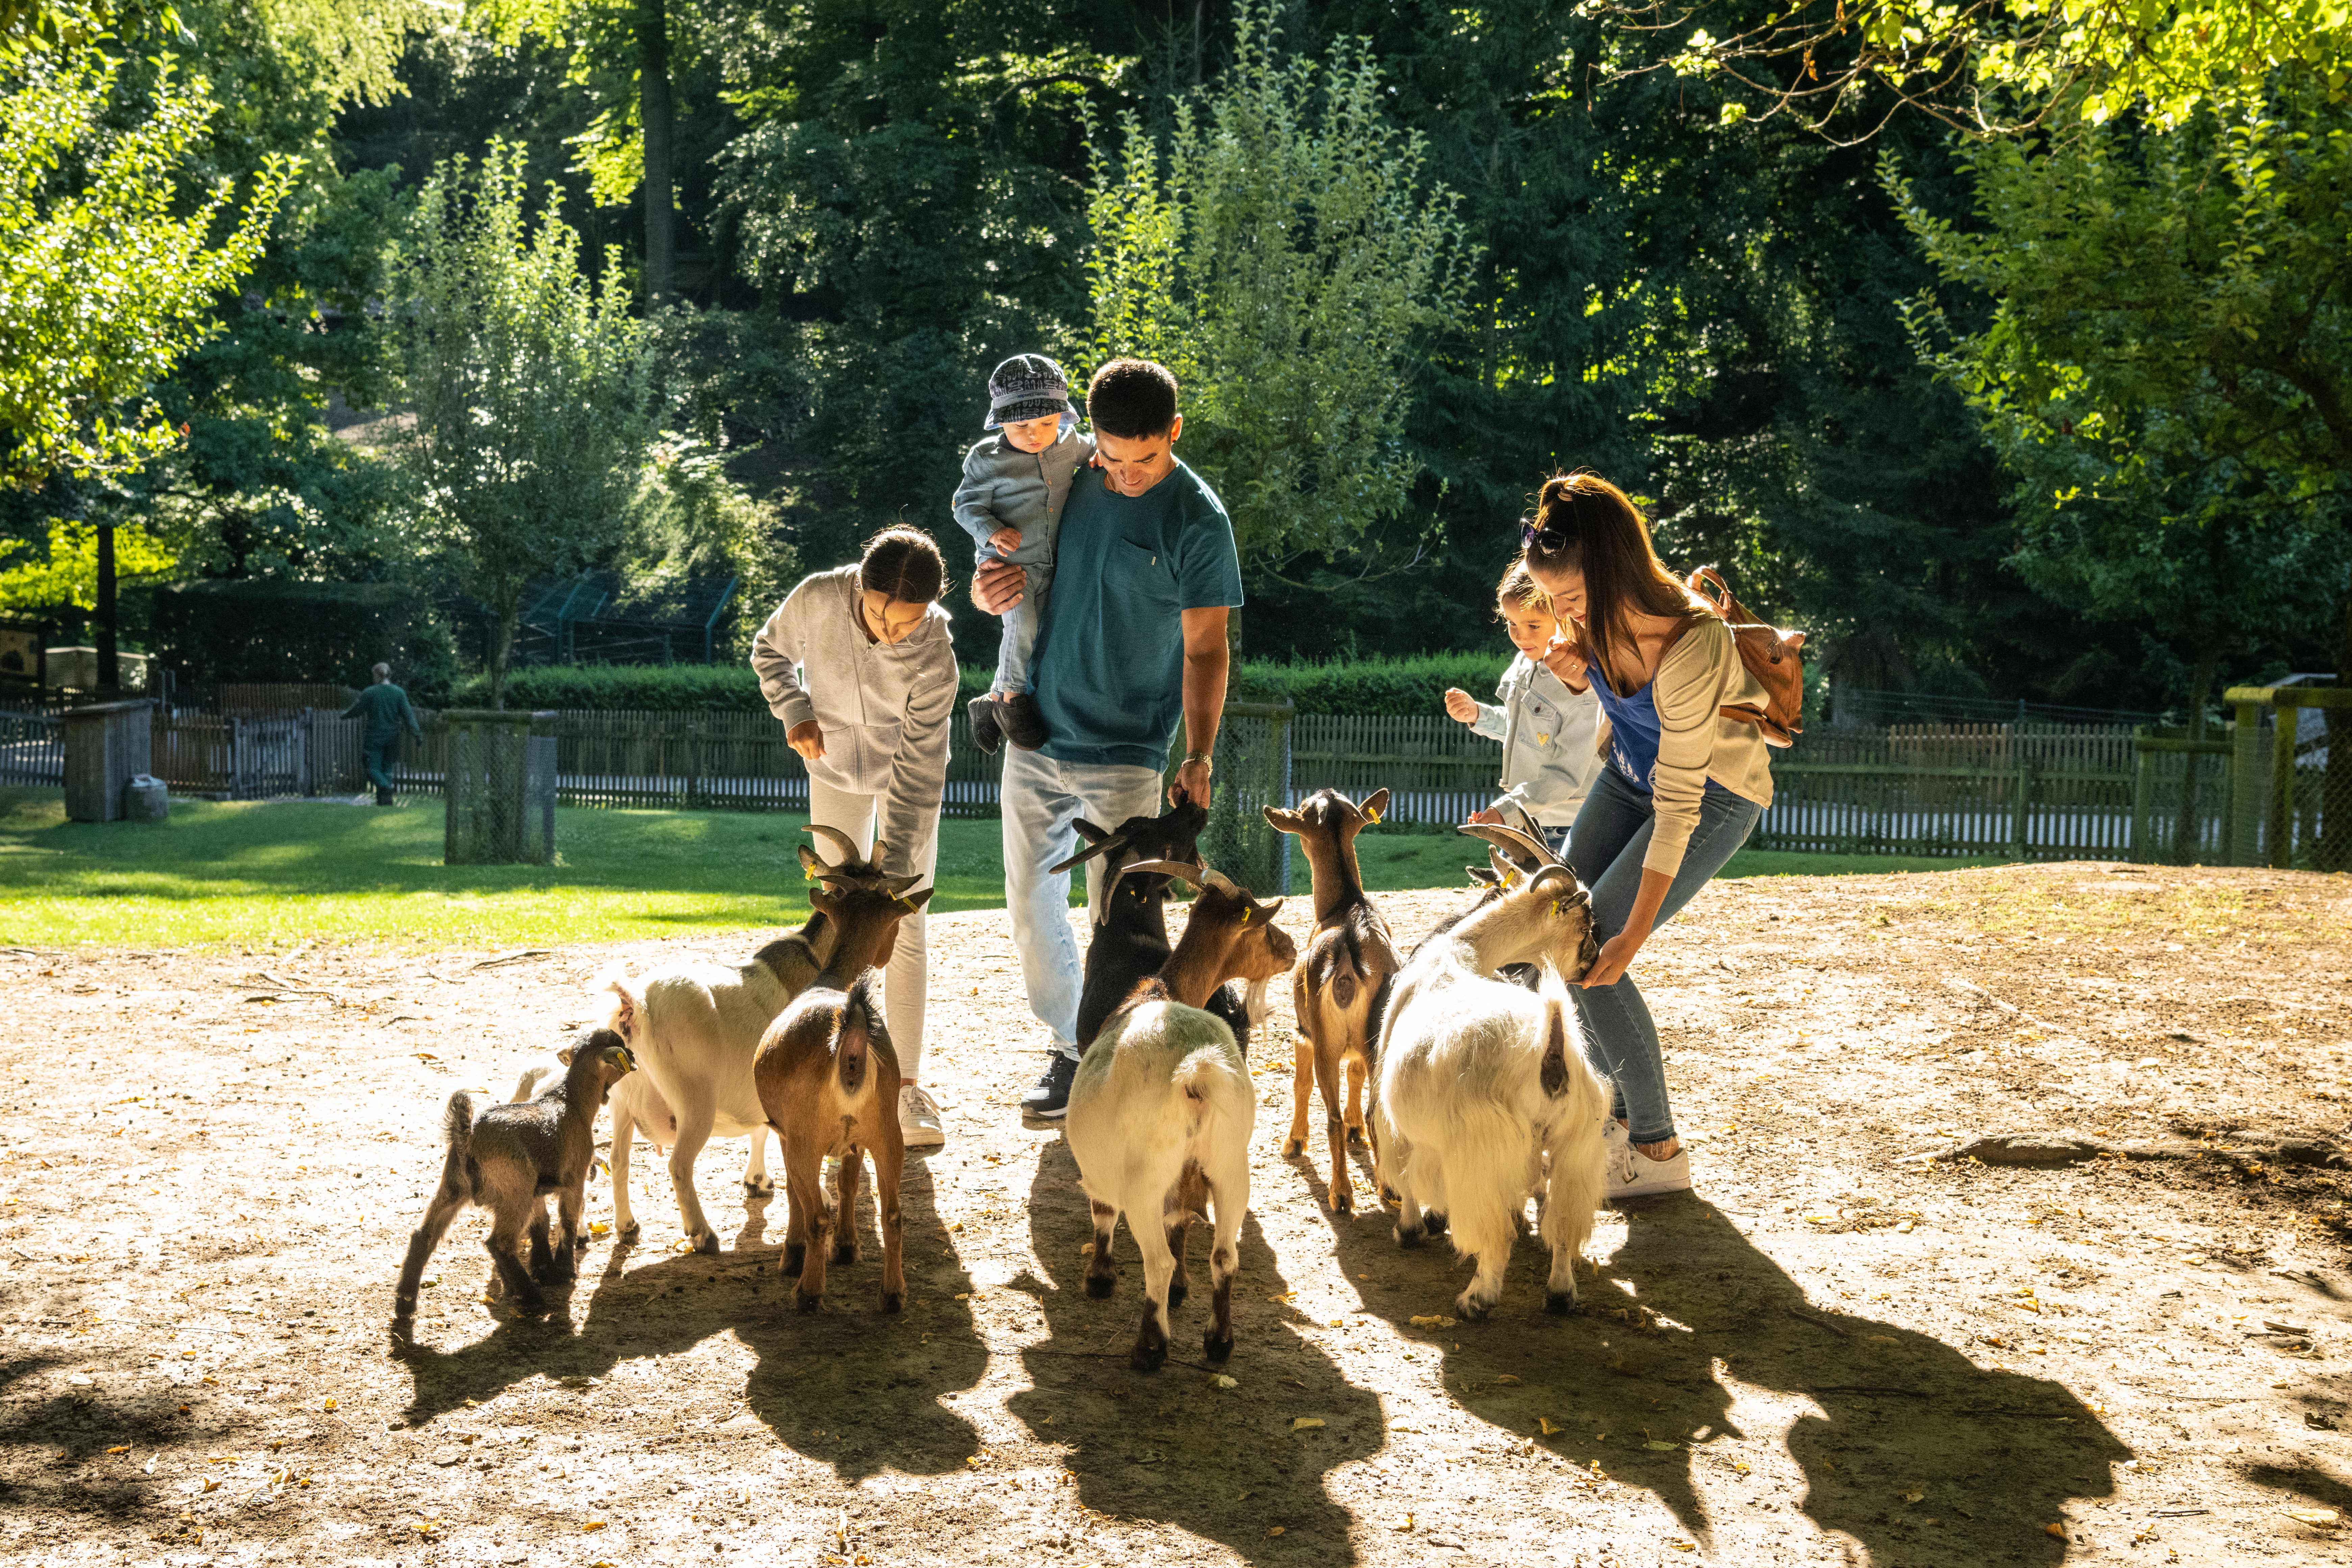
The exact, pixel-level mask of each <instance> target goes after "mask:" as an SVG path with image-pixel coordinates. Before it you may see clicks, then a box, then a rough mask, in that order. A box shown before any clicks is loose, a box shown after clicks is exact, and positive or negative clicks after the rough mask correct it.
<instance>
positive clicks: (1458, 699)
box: [1445, 686, 1478, 822]
mask: <svg viewBox="0 0 2352 1568" xmlns="http://www.w3.org/2000/svg"><path fill="white" fill-rule="evenodd" d="M1445 716H1446V717H1447V718H1449V719H1458V720H1460V721H1462V722H1463V723H1465V724H1475V723H1476V722H1477V721H1478V700H1477V699H1476V698H1475V697H1473V696H1471V695H1470V694H1469V693H1468V692H1466V691H1465V690H1463V689H1461V688H1460V687H1458V686H1449V687H1447V688H1446V689H1445ZM1470 820H1471V821H1473V822H1475V821H1477V820H1478V819H1477V818H1476V817H1475V816H1474V817H1472V818H1471V819H1470Z"/></svg>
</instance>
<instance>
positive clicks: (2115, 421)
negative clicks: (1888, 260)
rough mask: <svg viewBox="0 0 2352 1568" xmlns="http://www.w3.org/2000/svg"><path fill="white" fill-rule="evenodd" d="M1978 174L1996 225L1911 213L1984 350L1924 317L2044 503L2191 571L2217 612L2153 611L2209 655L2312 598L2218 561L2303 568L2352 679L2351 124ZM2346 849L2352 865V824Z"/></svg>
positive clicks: (2350, 791) (2269, 114)
mask: <svg viewBox="0 0 2352 1568" xmlns="http://www.w3.org/2000/svg"><path fill="white" fill-rule="evenodd" d="M1969 162H1970V165H1971V167H1972V170H1973V172H1974V174H1975V176H1976V181H1977V189H1978V217H1979V225H1978V226H1975V227H1971V228H1965V229H1964V228H1962V227H1961V226H1958V224H1955V223H1953V222H1950V221H1948V220H1945V219H1942V218H1938V217H1936V216H1931V215H1929V214H1927V213H1925V212H1922V211H1919V210H1917V209H1916V207H1914V208H1913V209H1912V210H1911V211H1909V212H1908V214H1907V215H1906V216H1907V217H1908V219H1909V221H1910V224H1911V226H1912V228H1913V231H1914V232H1915V233H1916V235H1917V236H1918V237H1919V240H1920V242H1921V244H1922V246H1923V247H1924V248H1925V249H1926V251H1927V254H1928V256H1929V257H1930V258H1932V259H1933V260H1934V262H1935V263H1936V264H1937V267H1938V268H1940V269H1941V270H1942V271H1943V273H1944V275H1945V276H1946V277H1947V278H1948V279H1950V280H1952V281H1953V282H1955V283H1958V284H1960V285H1963V286H1965V287H1967V288H1968V289H1972V290H1975V291H1977V292H1979V293H1980V294H1982V295H1984V296H1986V297H1988V298H1989V299H1990V300H1991V301H1992V314H1991V317H1990V321H1988V322H1987V324H1986V325H1985V326H1984V327H1983V328H1982V330H1980V331H1976V332H1973V333H1965V334H1959V333H1954V332H1953V331H1951V330H1950V329H1949V327H1948V324H1947V323H1946V322H1945V321H1944V320H1943V319H1942V318H1941V317H1940V316H1939V315H1938V313H1937V311H1936V310H1935V309H1934V308H1933V306H1932V305H1931V304H1927V303H1922V304H1921V305H1920V306H1919V307H1918V309H1917V311H1916V320H1917V322H1918V327H1919V331H1920V333H1921V337H1922V341H1923V343H1924V344H1925V345H1926V347H1927V352H1928V353H1930V354H1931V355H1932V356H1933V358H1934V362H1935V363H1936V364H1937V367H1938V368H1939V370H1941V372H1942V373H1943V374H1946V375H1947V376H1948V377H1949V378H1950V379H1951V380H1952V381H1953V383H1954V384H1957V385H1958V386H1959V387H1960V388H1961V389H1962V391H1963V392H1964V394H1965V395H1967V397H1968V398H1969V402H1970V403H1971V404H1972V405H1974V406H1975V407H1976V408H1977V409H1978V410H1979V413H1980V415H1981V416H1983V417H1984V418H1985V419H1986V421H1987V422H1988V426H1989V427H1990V428H1992V429H1994V430H1995V431H1997V432H2000V435H1999V436H1998V437H1997V441H1998V444H2000V446H2001V447H2002V448H2003V450H2004V453H2005V455H2011V454H2016V455H2020V456H2015V457H2013V458H2012V467H2013V468H2017V469H2018V470H2019V471H2020V472H2021V474H2023V475H2024V476H2026V477H2027V479H2028V482H2029V484H2031V483H2032V482H2033V480H2035V479H2040V480H2041V484H2040V487H2039V488H2040V489H2041V491H2042V494H2041V495H2039V496H2037V497H2036V498H2035V499H2036V500H2040V501H2042V502H2043V503H2044V504H2047V505H2050V506H2053V507H2055V508H2056V509H2058V510H2061V511H2063V510H2065V509H2067V508H2068V507H2070V506H2087V507H2092V508H2099V507H2111V506H2113V505H2115V504H2116V503H2118V502H2120V503H2122V504H2123V505H2125V506H2126V508H2128V509H2131V510H2135V511H2136V512H2137V515H2138V517H2139V518H2140V519H2141V521H2142V523H2143V529H2142V531H2141V535H2140V537H2139V539H2138V540H2137V548H2127V549H2126V548H2120V547H2119V546H2118V544H2117V543H2116V542H2109V543H2108V544H2107V545H2105V549H2106V550H2107V551H2108V552H2112V553H2113V554H2114V556H2115V557H2116V560H2118V561H2122V562H2129V563H2136V564H2138V565H2141V566H2146V567H2149V568H2160V569H2161V570H2162V571H2163V572H2179V573H2180V574H2185V575H2184V579H2183V581H2182V582H2181V587H2182V589H2183V591H2184V593H2185V595H2186V597H2187V598H2188V599H2190V600H2197V599H2202V600H2204V601H2206V602H2207V607H2206V609H2205V610H2204V611H2203V612H2202V613H2201V614H2200V613H2192V612H2191V611H2190V610H2189V609H2188V608H2187V607H2186V605H2184V604H2183V602H2182V601H2181V600H2179V599H2168V598H2158V599H2156V600H2154V601H2153V602H2151V603H2148V604H2147V605H2144V606H2143V613H2159V614H2160V613H2163V612H2165V611H2168V610H2169V611H2171V612H2172V613H2173V614H2174V615H2176V616H2184V617H2186V618H2185V619H2183V620H2181V621H2179V622H2176V623H2174V624H2175V625H2177V626H2179V633H2180V635H2182V636H2185V637H2189V639H2190V640H2191V641H2192V643H2200V642H2201V644H2202V645H2203V646H2204V647H2206V648H2208V649H2210V647H2212V646H2213V645H2215V644H2217V643H2223V642H2225V640H2226V639H2227V638H2229V637H2233V636H2236V635H2240V633H2241V631H2242V628H2243V627H2244V626H2247V625H2249V624H2252V623H2259V622H2260V621H2261V620H2262V619H2263V608H2264V605H2263V601H2264V599H2265V598H2266V597H2267V598H2268V600H2269V608H2270V612H2271V615H2270V624H2272V625H2273V626H2275V625H2276V624H2277V623H2278V619H2279V617H2280V616H2281V614H2282V613H2283V612H2284V611H2286V610H2287V609H2289V608H2290V607H2291V605H2293V603H2294V598H2295V597H2296V595H2294V593H2293V592H2292V591H2291V589H2290V588H2289V587H2288V586H2287V585H2286V584H2284V583H2283V582H2281V581H2280V580H2276V579H2273V580H2270V581H2269V582H2267V583H2266V582H2265V581H2264V574H2263V573H2261V571H2260V570H2259V566H2258V565H2257V567H2256V569H2255V570H2254V571H2252V572H2235V573H2233V572H2230V571H2226V570H2224V569H2223V568H2222V567H2221V564H2220V563H2216V562H2215V560H2214V559H2213V557H2214V554H2215V552H2216V551H2217V550H2227V551H2229V552H2231V553H2232V554H2233V555H2234V554H2238V553H2241V552H2242V553H2243V554H2244V555H2247V556H2251V557H2252V562H2253V563H2269V564H2271V565H2273V566H2277V565H2279V564H2281V563H2283V562H2286V561H2294V562H2298V563H2310V564H2308V565H2306V566H2303V567H2300V568H2299V569H2298V576H2299V578H2300V580H2302V581H2314V580H2315V581H2317V582H2319V583H2323V584H2326V587H2327V589H2328V590H2329V592H2330V594H2331V596H2332V598H2333V602H2334V603H2336V605H2338V606H2339V608H2338V609H2337V611H2336V618H2337V620H2338V625H2337V626H2336V636H2335V640H2336V649H2335V655H2336V668H2337V670H2338V672H2339V679H2344V680H2346V681H2347V682H2348V683H2352V572H2347V571H2345V570H2344V569H2343V562H2344V548H2343V540H2344V534H2343V530H2344V527H2345V524H2346V522H2347V519H2352V200H2347V197H2352V110H2347V107H2346V106H2345V105H2344V104H2343V103H2341V102H2340V101H2338V100H2336V99H2335V98H2334V97H2333V96H2332V95H2331V94H2330V93H2329V92H2327V91H2326V90H2325V88H2324V84H2321V83H2318V82H2315V81H2313V80H2310V79H2289V80H2288V81H2287V82H2285V83H2284V84H2283V88H2282V90H2281V92H2280V93H2279V94H2278V95H2277V96H2276V97H2275V98H2274V99H2273V101H2272V102H2270V103H2268V104H2266V105H2263V106H2261V107H2260V108H2256V109H2250V110H2245V111H2243V112H2239V113H2231V114H2223V113H2220V112H2210V113H2206V114H2202V115H2200V116H2199V117H2198V118H2196V119H2195V120H2193V121H2190V122H2189V123H2188V124H2186V125H2184V126H2182V127H2181V128H2180V129H2179V130H2177V131H2174V132H2169V133H2162V134H2159V133H2149V132H2138V131H2133V130H2129V129H2116V130H2114V131H2109V132H2101V133H2098V134H2095V135H2091V136H2087V137H2084V138H2080V139H2075V140H2071V141H2067V142H2061V143H2059V144H2057V145H2055V146H2053V147H2051V148H2049V149H2046V150H2042V151H2032V150H2029V149H2027V148H2024V147H2021V146H2019V145H2018V144H2016V143H2014V142H1993V143H1987V144H1984V145H1982V146H1980V147H1979V148H1977V149H1974V150H1973V151H1972V152H1971V153H1970V154H1969ZM2053 469H2054V470H2057V471H2058V472H2059V474H2060V476H2061V477H2060V479H2059V480H2058V482H2055V483H2053V482H2052V481H2051V479H2050V478H2049V477H2048V476H2049V475H2050V474H2051V473H2052V472H2053ZM2200 534H2201V537H2200ZM2032 548H2033V544H2032V541H2031V540H2029V550H2031V549H2032ZM2331 565H2332V567H2333V569H2332V570H2330V567H2331ZM2126 576H2127V577H2128V578H2129V580H2130V581H2132V582H2133V583H2134V584H2137V586H2136V588H2135V589H2134V591H2136V592H2146V591H2147V588H2146V585H2145V579H2144V577H2143V576H2142V575H2140V574H2130V573H2127V574H2126ZM2305 624H2306V625H2309V624H2310V623H2305ZM2311 630H2312V631H2314V632H2318V631H2319V627H2318V626H2311ZM2314 640H2319V639H2318V638H2316V637H2315V638H2314ZM2210 658H2211V655H2210V653H2208V654H2207V655H2205V656H2204V658H2202V659H2201V660H2200V662H2201V663H2203V664H2204V665H2205V667H2206V668H2210ZM2330 722H2331V725H2332V726H2335V728H2333V729H2332V730H2331V738H2332V739H2335V740H2337V741H2338V742H2339V743H2338V744H2336V745H2334V746H2332V747H2331V749H2330V760H2331V773H2332V774H2333V776H2331V778H2330V781H2329V784H2330V788H2331V790H2335V791H2338V792H2340V795H2339V798H2346V799H2352V759H2346V760H2342V761H2339V760H2338V759H2337V754H2338V753H2339V752H2347V751H2352V724H2347V723H2345V722H2344V721H2339V720H2336V719H2335V718H2334V716H2332V715H2331V720H2330ZM2337 768H2340V769H2342V771H2341V772H2340V773H2336V772H2334V770H2335V769H2337ZM2330 853H2331V855H2340V856H2341V857H2342V859H2341V861H2340V862H2339V863H2343V864H2352V832H2347V834H2346V835H2344V836H2342V837H2341V838H2340V839H2339V840H2337V841H2336V842H2335V843H2333V844H2332V846H2331V849H2330Z"/></svg>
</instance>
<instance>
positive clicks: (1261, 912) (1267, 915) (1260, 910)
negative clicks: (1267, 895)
mask: <svg viewBox="0 0 2352 1568" xmlns="http://www.w3.org/2000/svg"><path fill="white" fill-rule="evenodd" d="M1282 905H1283V900H1280V899H1276V900H1274V902H1272V903H1270V904H1258V905H1255V906H1254V907H1255V910H1256V914H1257V918H1258V919H1259V920H1262V921H1265V923H1266V924H1268V925H1272V924H1273V923H1274V917H1275V916H1276V915H1278V914H1280V913H1281V912H1282Z"/></svg>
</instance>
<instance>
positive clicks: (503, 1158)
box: [392, 1029, 636, 1338]
mask: <svg viewBox="0 0 2352 1568" xmlns="http://www.w3.org/2000/svg"><path fill="white" fill-rule="evenodd" d="M635 1065H636V1064H635V1063H634V1062H633V1061H631V1060H630V1059H629V1048H628V1047H627V1046H626V1045H625V1044H624V1043H623V1042H622V1040H621V1037H619V1036H618V1035H615V1034H614V1033H613V1032H612V1031H611V1030H610V1029H599V1030H597V1031H596V1032H595V1034H594V1035H593V1036H592V1037H590V1038H589V1040H588V1042H587V1043H586V1044H585V1045H583V1046H582V1047H578V1048H577V1049H575V1050H574V1051H573V1052H572V1060H571V1061H570V1062H569V1063H568V1064H566V1066H565V1068H564V1071H563V1081H562V1083H561V1084H559V1085H558V1086H557V1087H555V1088H553V1089H549V1090H548V1091H547V1092H545V1093H544V1094H541V1096H540V1097H539V1098H538V1099H536V1100H526V1101H523V1102H522V1103H520V1104H512V1103H509V1104H505V1105H493V1106H491V1107H490V1108H489V1109H488V1110H485V1111H483V1112H482V1113H481V1115H480V1116H479V1117H478V1118H477V1117H476V1116H475V1114H474V1099H473V1096H471V1095H469V1094H467V1092H466V1091H465V1090H464V1089H459V1090H458V1091H457V1093H455V1094H453V1095H451V1096H450V1097H449V1106H448V1109H447V1110H446V1111H444V1112H443V1113H442V1130H443V1136H444V1137H446V1139H447V1140H448V1144H449V1152H448V1155H447V1157H446V1159H445V1160H444V1161H443V1162H442V1166H441V1185H440V1187H439V1188H438V1190H436V1192H435V1193H434V1194H433V1201H432V1203H431V1204H429V1205H426V1207H425V1218H424V1219H423V1221H422V1222H420V1223H419V1224H418V1226H417V1227H416V1234H415V1235H414V1236H412V1237H409V1238H408V1259H407V1261H406V1262H405V1263H404V1264H402V1265H401V1269H400V1288H399V1289H397V1290H396V1291H395V1292H394V1295H393V1299H392V1306H393V1321H394V1330H395V1331H396V1332H398V1333H399V1334H400V1336H401V1337H402V1338H406V1337H407V1325H408V1323H409V1321H410V1320H411V1319H413V1318H414V1317H415V1313H416V1287H417V1282H418V1281H419V1280H420V1279H423V1278H424V1275H425V1263H426V1261H427V1260H429V1259H430V1258H432V1256H433V1249H434V1248H435V1247H438V1246H440V1245H441V1237H442V1236H443V1234H444V1233H446V1231H447V1230H448V1228H449V1222H450V1221H451V1220H453V1219H455V1218H457V1212H458V1211H459V1210H460V1209H463V1208H464V1207H465V1206H466V1205H468V1204H473V1205H478V1206H479V1207H482V1208H486V1209H488V1210H489V1211H490V1239H489V1249H490V1256H491V1257H492V1258H496V1259H497V1260H498V1268H499V1279H501V1280H503V1281H504V1282H505V1284H506V1290H507V1297H508V1299H509V1300H511V1301H513V1302H514V1303H515V1305H516V1307H517V1308H518V1309H520V1310H521V1311H523V1312H525V1313H528V1314H530V1315H532V1316H536V1315H538V1314H539V1313H541V1312H543V1311H545V1310H547V1302H546V1298H544V1297H543V1296H541V1294H540V1289H539V1287H540V1284H541V1281H562V1280H568V1279H571V1278H572V1268H573V1263H572V1259H573V1258H574V1257H575V1256H576V1254H577V1253H578V1252H579V1249H580V1246H581V1235H580V1211H581V1208H582V1206H583V1202H584V1196H585V1188H586V1187H587V1184H588V1167H589V1165H590V1164H591V1163H593V1161H594V1159H595V1155H596V1111H597V1109H598V1108H599V1107H600V1106H602V1105H603V1104H604V1096H605V1095H606V1094H607V1093H609V1092H610V1091H611V1089H612V1087H613V1086H614V1084H616V1083H618V1082H620V1081H621V1079H622V1078H623V1077H625V1075H626V1074H628V1073H629V1072H630V1071H631V1070H632V1069H633V1068H635ZM550 1193H553V1194H555V1203H556V1211H557V1214H558V1215H559V1217H560V1218H561V1219H562V1225H563V1237H562V1242H561V1244H560V1245H559V1246H558V1247H556V1248H555V1249H554V1250H553V1251H552V1252H551V1251H550V1250H549V1247H548V1240H547V1205H546V1201H545V1200H546V1195H547V1194H550ZM525 1226H529V1227H530V1267H529V1268H525V1267H524V1266H523V1260H522V1235H523V1230H524V1227H525Z"/></svg>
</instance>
